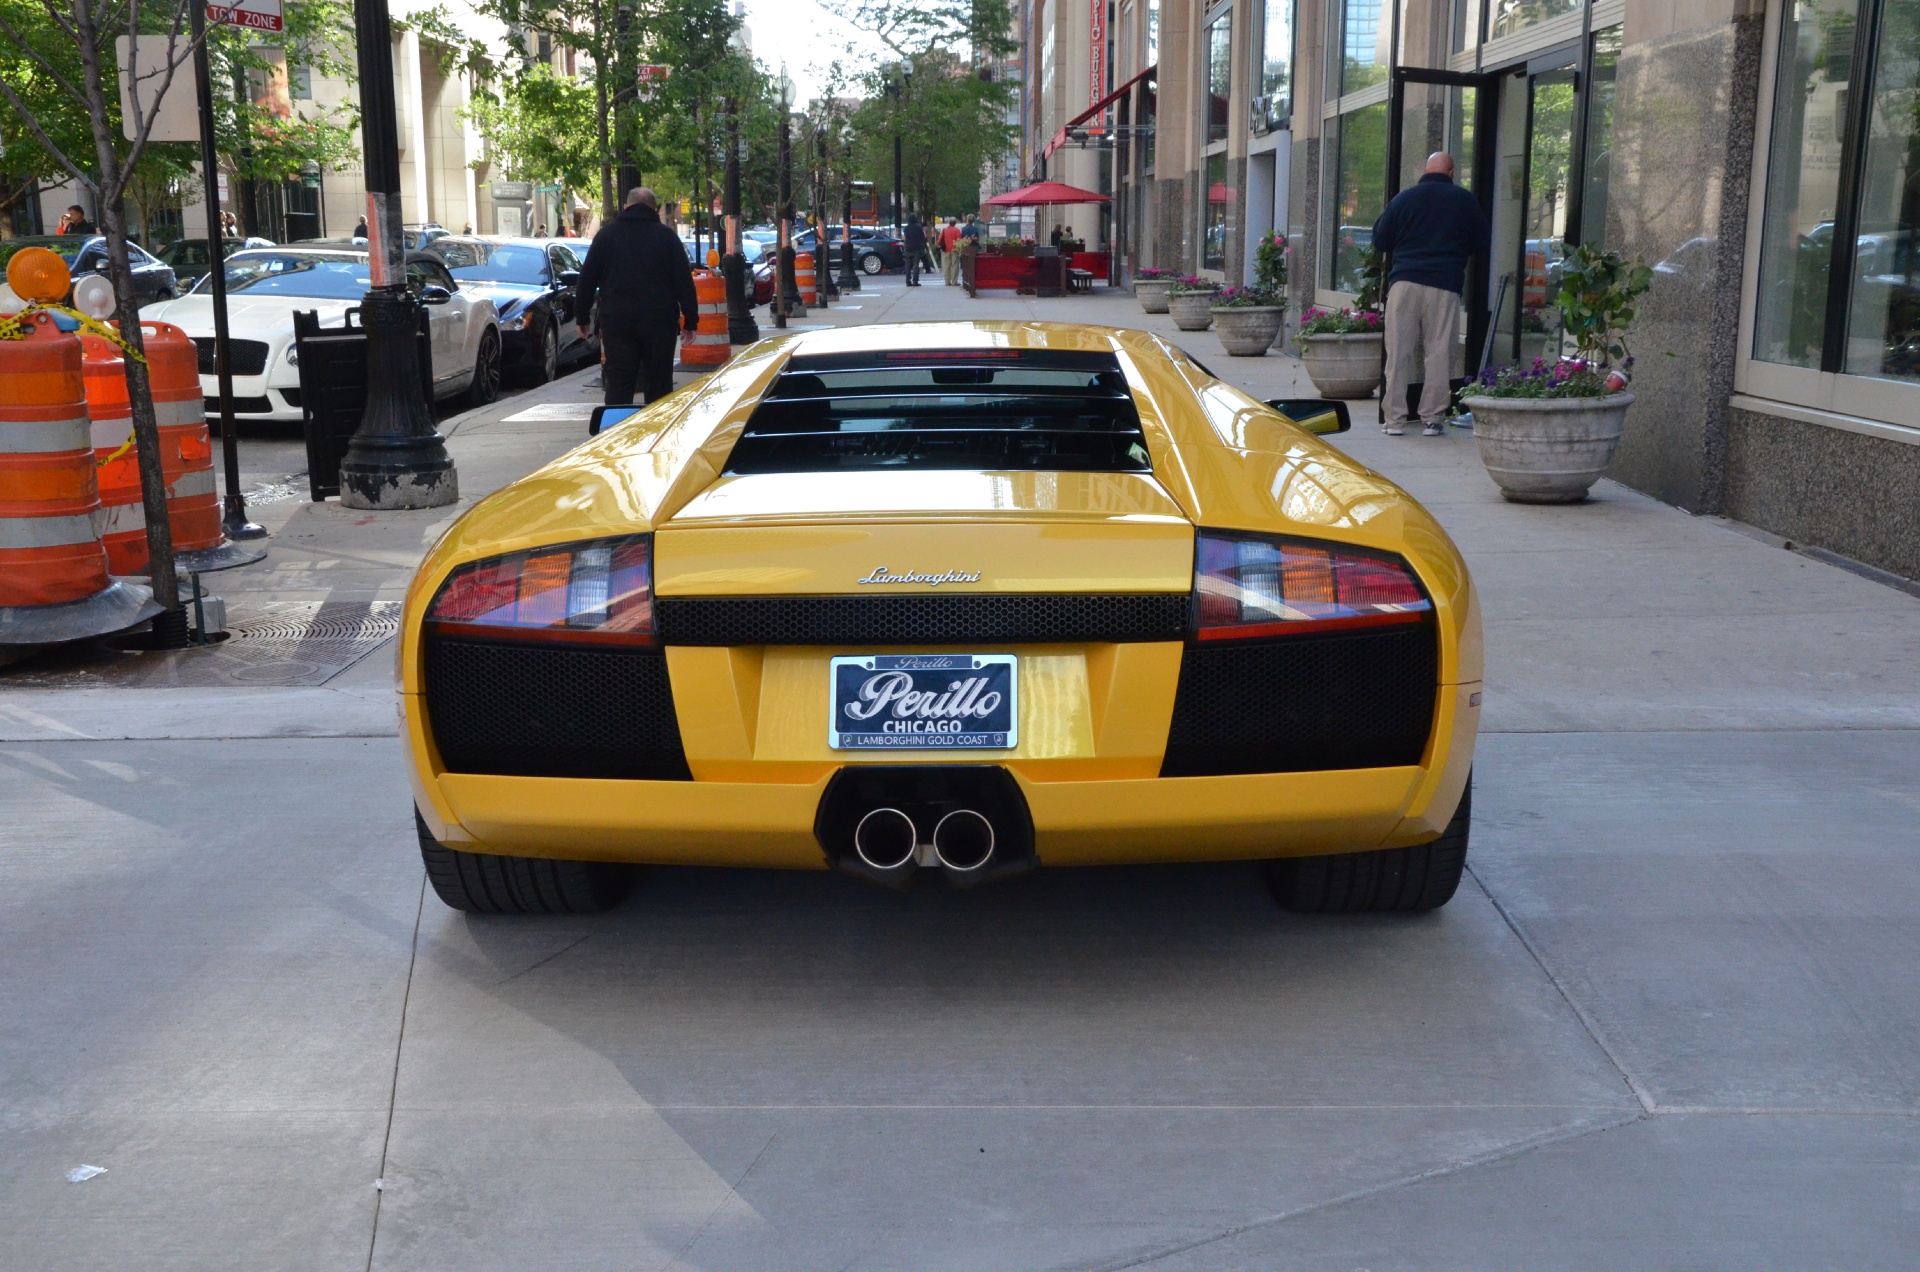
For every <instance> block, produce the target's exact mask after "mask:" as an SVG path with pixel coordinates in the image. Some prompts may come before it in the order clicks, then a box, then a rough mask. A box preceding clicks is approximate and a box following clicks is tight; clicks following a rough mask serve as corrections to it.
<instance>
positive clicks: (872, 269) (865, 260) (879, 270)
mask: <svg viewBox="0 0 1920 1272" xmlns="http://www.w3.org/2000/svg"><path fill="white" fill-rule="evenodd" d="M860 272H861V273H862V274H868V275H872V274H884V273H886V272H887V263H886V262H885V261H883V260H881V259H880V253H878V252H868V253H867V254H866V255H865V256H862V257H861V258H860Z"/></svg>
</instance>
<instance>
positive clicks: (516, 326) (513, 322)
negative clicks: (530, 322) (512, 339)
mask: <svg viewBox="0 0 1920 1272" xmlns="http://www.w3.org/2000/svg"><path fill="white" fill-rule="evenodd" d="M528 316H529V315H528V314H527V311H526V310H524V309H523V310H521V311H520V312H519V313H517V314H514V315H512V316H511V317H507V318H502V319H501V320H500V330H502V331H525V330H526V329H527V318H528Z"/></svg>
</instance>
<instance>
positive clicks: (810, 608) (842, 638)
mask: <svg viewBox="0 0 1920 1272" xmlns="http://www.w3.org/2000/svg"><path fill="white" fill-rule="evenodd" d="M654 613H655V617H656V621H657V622H658V623H659V625H660V637H661V640H662V641H663V642H665V643H666V644H669V645H844V644H850V643H866V644H875V645H882V644H884V645H897V644H922V645H926V644H935V645H977V644H982V643H991V644H997V645H998V644H1005V645H1016V644H1045V643H1051V642H1057V641H1136V640H1179V639H1181V637H1182V636H1183V635H1185V633H1186V627H1187V593H1185V592H1141V593H1133V594H1121V595H1105V596H1093V595H1079V596H1046V595H1034V594H1028V593H998V594H995V595H991V596H982V595H979V594H966V595H958V596H925V595H922V596H754V597H731V596H714V597H707V596H663V597H660V598H659V599H657V600H656V601H655V602H654Z"/></svg>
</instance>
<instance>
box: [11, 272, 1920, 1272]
mask: <svg viewBox="0 0 1920 1272" xmlns="http://www.w3.org/2000/svg"><path fill="white" fill-rule="evenodd" d="M935 278H936V279H937V275H936V276H935ZM848 301H849V307H845V308H838V307H837V308H835V309H833V310H831V311H828V312H827V313H825V314H822V313H821V312H819V311H816V312H815V313H813V314H810V315H808V316H807V318H805V319H801V320H798V321H799V322H802V323H806V324H809V325H811V324H819V323H827V322H833V323H846V322H870V321H885V320H899V319H938V318H954V317H964V316H979V317H1017V318H1040V319H1049V318H1051V319H1062V320H1069V321H1084V322H1102V323H1111V324H1115V325H1127V326H1148V327H1150V329H1153V330H1157V331H1161V332H1163V333H1164V334H1167V335H1169V337H1170V338H1174V339H1176V340H1177V342H1178V343H1180V344H1182V345H1183V346H1184V347H1186V348H1188V349H1190V350H1191V351H1192V352H1193V353H1194V354H1195V355H1196V356H1197V357H1199V358H1200V359H1201V360H1202V361H1203V362H1205V363H1206V364H1207V365H1208V366H1210V367H1212V368H1213V369H1214V370H1215V371H1218V372H1220V373H1221V374H1222V375H1224V376H1225V377H1226V378H1228V379H1230V380H1234V381H1235V382H1237V383H1240V384H1242V385H1243V386H1245V387H1247V388H1248V389H1249V391H1251V392H1254V393H1256V395H1258V396H1274V395H1278V394H1282V393H1287V392H1290V391H1298V392H1301V393H1305V392H1308V391H1309V390H1308V387H1307V381H1306V378H1305V376H1304V374H1303V373H1302V372H1301V370H1300V367H1299V364H1298V363H1297V362H1295V361H1293V360H1292V359H1290V358H1285V357H1282V356H1280V355H1277V354H1272V355H1268V356H1267V357H1264V358H1260V359H1239V358H1227V357H1225V356H1224V355H1223V354H1222V353H1221V352H1220V349H1219V346H1218V342H1217V340H1216V338H1215V337H1214V336H1213V335H1212V334H1210V333H1175V332H1174V331H1173V328H1172V327H1171V325H1170V324H1168V323H1167V320H1166V319H1165V318H1164V317H1160V318H1150V317H1147V316H1145V315H1142V314H1141V313H1140V311H1139V307H1138V305H1137V304H1136V303H1135V302H1134V301H1133V300H1132V299H1131V298H1130V297H1129V296H1126V295H1124V294H1119V295H1102V294H1095V295H1093V296H1078V297H1071V298H1066V299H1061V300H1033V299H1024V298H1015V297H1011V296H1004V297H1002V298H998V299H981V300H972V301H970V300H968V298H967V297H966V296H965V294H964V292H960V291H958V290H957V289H955V290H949V289H943V288H941V287H939V286H938V284H937V282H930V283H929V284H928V286H926V287H925V288H923V289H919V290H914V291H909V290H906V289H904V288H902V287H901V285H900V283H899V282H898V281H897V279H885V280H880V281H879V282H878V283H877V285H876V284H875V283H874V282H872V281H869V282H868V284H867V286H866V287H865V288H864V289H863V290H862V291H861V292H860V293H859V294H858V295H857V296H850V297H848ZM855 305H857V306H858V308H852V307H851V306H855ZM592 374H593V372H592V371H590V370H589V371H583V372H580V373H577V374H575V375H573V376H570V377H568V378H566V379H564V380H562V381H560V382H558V383H556V384H554V385H551V386H547V387H545V388H542V389H539V390H535V391H531V392H527V393H524V394H521V395H520V396H518V397H515V398H514V399H512V400H510V401H505V402H502V403H501V404H499V405H497V406H495V407H492V408H488V409H486V410H483V411H480V412H475V413H471V414H466V415H462V416H455V417H450V418H448V419H447V420H445V421H443V428H445V429H446V430H447V431H448V433H449V435H450V436H449V447H450V449H451V450H452V452H453V454H454V455H455V457H456V459H457V461H458V462H459V464H460V481H461V489H462V494H463V502H462V507H464V506H466V505H468V504H470V503H471V501H472V500H473V499H474V498H477V497H478V496H480V495H482V494H484V493H485V492H486V491H487V490H489V489H493V488H496V487H498V486H499V485H501V484H504V483H505V482H507V481H510V480H512V479H513V478H514V477H516V476H518V475H520V474H522V473H524V472H527V471H529V470H531V469H532V468H534V467H536V466H538V465H539V464H541V463H544V462H546V461H547V460H548V459H550V458H552V457H554V456H556V455H558V454H560V453H562V452H564V451H565V450H566V449H568V448H569V447H571V446H572V445H573V444H575V443H576V442H577V441H578V440H580V438H581V437H582V436H583V435H584V417H585V415H586V411H587V408H588V406H589V405H590V403H591V402H592V401H594V400H596V395H594V394H593V393H592V392H591V391H590V390H589V389H587V388H586V387H585V383H584V382H585V380H586V379H587V378H588V377H590V376H591V375H592ZM1359 405H1360V406H1361V408H1362V409H1360V410H1359V411H1357V412H1356V429H1355V431H1354V432H1353V433H1352V434H1349V435H1346V436H1344V437H1342V438H1340V439H1338V440H1339V444H1340V445H1342V446H1343V447H1346V448H1347V449H1349V450H1350V451H1351V452H1352V453H1354V454H1355V455H1357V456H1358V457H1359V458H1361V459H1362V460H1363V461H1365V462H1366V463H1368V464H1370V465H1372V466H1374V467H1376V468H1378V469H1380V470H1381V471H1383V472H1385V473H1386V474H1388V475H1389V476H1390V477H1392V478H1393V479H1394V480H1396V481H1398V482H1400V483H1401V484H1403V485H1404V486H1406V487H1407V488H1408V489H1409V490H1411V491H1412V492H1413V493H1414V494H1415V495H1416V496H1418V497H1419V498H1420V499H1421V500H1422V501H1423V502H1425V503H1426V504H1427V506H1428V507H1429V508H1431V509H1432V510H1433V511H1434V512H1435V513H1436V515H1438V516H1439V517H1440V519H1441V520H1442V521H1443V522H1444V523H1445V524H1446V526H1447V528H1448V530H1449V531H1450V533H1452V534H1453V535H1454V537H1455V539H1456V541H1457V542H1458V543H1459V544H1460V545H1461V547H1462V549H1463V550H1464V551H1465V553H1466V555H1467V557H1468V560H1469V562H1470V564H1471V565H1472V567H1473V569H1474V571H1475V576H1476V579H1477V581H1478V583H1479V586H1480V589H1481V596H1482V601H1483V604H1484V607H1485V613H1486V629H1487V648H1488V673H1487V704H1486V707H1485V711H1484V728H1485V732H1483V734H1482V737H1481V741H1480V747H1479V751H1478V759H1477V763H1476V770H1475V792H1474V824H1473V839H1472V848H1471V853H1470V856H1469V867H1470V872H1471V873H1470V877H1469V879H1468V880H1467V881H1466V882H1465V883H1464V884H1463V886H1462V888H1461V892H1460V894H1459V895H1458V897H1457V898H1456V899H1455V900H1454V902H1453V903H1452V904H1451V905H1449V906H1448V907H1446V908H1445V909H1443V910H1441V911H1439V912H1436V913H1434V914H1431V915H1424V916H1417V917H1412V918H1407V917H1365V918H1358V919H1351V918H1349V919H1330V918H1303V917H1299V916H1291V915H1286V914H1283V913H1281V912H1279V911H1277V910H1276V909H1275V908H1274V907H1273V906H1272V904H1271V903H1270V902H1269V900H1268V899H1267V897H1266V895H1265V892H1264V890H1263V888H1262V887H1261V884H1260V880H1259V875H1258V872H1257V870H1255V869H1253V868H1251V867H1243V866H1237V865H1236V866H1206V867H1178V868H1175V867H1146V868H1133V869H1111V870H1044V871H1041V872H1040V873H1038V874H1037V875H1034V876H1030V877H1028V878H1026V879H1023V880H1019V881H1015V882H1012V883H1008V884H1005V885H1001V886H996V887H991V888H984V889H980V890H976V891H973V892H968V893H954V892H951V891H949V890H947V889H946V888H944V887H943V886H940V885H938V884H934V883H929V884H928V885H926V886H921V887H916V888H915V889H913V890H912V891H910V892H907V893H905V894H894V893H890V892H884V891H881V890H878V889H875V888H872V887H870V886H867V885H863V884H861V883H859V882H857V881H854V880H851V879H846V878H842V877H839V876H833V875H827V874H765V873H754V872H744V871H722V870H694V869H662V870H656V871H653V872H651V873H650V875H649V878H648V881H647V883H646V886H645V887H643V888H642V889H641V890H640V891H639V892H638V893H637V894H636V895H635V897H634V898H633V899H632V900H631V901H630V902H628V903H627V904H626V905H625V906H623V907H622V908H620V909H619V910H617V911H615V912H614V913H612V914H609V915H606V916H601V917H595V918H580V919H562V920H552V919H541V920H525V919H501V918H483V917H469V916H462V915H458V914H455V913H453V912H452V911H449V910H447V909H445V908H444V907H442V906H441V905H440V904H439V902H438V901H437V900H435V899H434V898H433V896H432V894H431V893H430V892H428V891H426V890H425V889H424V888H423V880H422V872H421V868H420V862H419V857H418V855H417V852H416V850H415V847H414V844H413V834H412V830H411V825H410V822H411V812H410V808H409V795H408V792H407V787H406V778H405V775H404V772H403V770H402V767H401V762H400V754H399V749H398V742H397V740H396V737H395V728H394V717H393V706H392V696H391V686H390V677H391V667H392V663H391V653H392V642H391V640H390V638H386V637H384V636H382V635H381V631H380V629H379V627H378V624H377V622H376V620H377V619H379V617H380V615H382V614H386V613H388V612H389V610H390V609H391V606H392V604H393V602H394V601H395V600H396V599H397V598H398V597H399V596H400V594H401V593H402V592H403V590H404V588H405V585H406V580H407V577H408V573H409V571H410V570H411V568H412V565H413V563H414V562H415V561H417V560H418V558H419V556H420V555H421V553H422V552H424V551H425V549H426V548H427V546H429V545H430V544H431V543H432V542H433V540H434V538H435V537H437V535H438V534H439V533H440V531H441V530H443V529H444V527H445V526H446V524H447V523H448V521H449V520H450V519H451V517H452V515H454V514H455V513H456V512H457V511H458V510H457V509H451V510H438V511H434V512H425V513H403V514H382V515H378V516H376V515H373V514H367V513H355V512H350V511H348V510H344V509H341V508H339V507H338V506H337V505H336V504H311V503H308V502H305V501H304V491H303V490H302V491H301V492H300V494H299V495H298V497H295V498H289V499H278V500H274V499H262V500H261V501H260V502H259V503H258V505H257V508H256V511H257V513H258V516H259V519H260V520H262V521H263V522H264V523H266V524H268V525H269V528H270V529H272V530H273V532H274V537H273V539H272V541H271V547H272V554H271V555H270V557H269V558H268V560H267V561H266V562H263V563H262V564H260V565H258V566H253V567H249V568H248V569H246V570H242V571H237V572H235V573H233V574H232V575H230V576H226V577H224V578H221V579H220V580H218V587H219V590H220V591H221V592H222V594H223V595H225V596H226V597H227V599H228V601H229V603H230V607H231V611H232V614H233V616H234V619H235V622H236V624H240V625H244V624H245V623H247V622H262V623H263V622H265V621H267V620H268V619H275V621H282V620H284V619H285V616H287V615H291V614H296V613H297V614H305V615H308V616H312V615H315V614H329V613H337V614H344V613H347V612H348V611H349V610H351V611H352V612H353V613H355V614H358V615H360V616H361V618H360V619H358V620H356V621H360V622H361V623H362V626H361V627H360V628H356V629H354V630H355V634H354V635H353V636H352V637H351V638H350V639H344V641H343V642H336V643H335V644H333V645H328V646H327V647H326V648H325V649H321V648H320V647H319V646H318V645H317V644H314V645H312V647H310V648H306V647H301V648H296V649H295V652H294V653H293V654H288V655H286V656H285V657H282V658H281V659H280V661H279V662H273V661H255V662H253V663H248V664H245V666H243V667H241V669H240V670H233V666H230V665H227V664H219V666H226V667H227V670H225V671H221V672H220V674H218V675H214V674H211V673H209V672H207V671H206V669H207V668H209V667H214V666H216V664H215V663H214V662H213V661H212V660H213V659H216V658H217V657H221V656H222V655H219V654H218V653H217V652H215V651H207V652H201V651H195V652H189V653H183V654H175V655H128V654H111V655H110V654H104V653H102V654H96V655H87V656H79V655H61V656H45V657H42V658H38V659H34V660H30V661H29V662H26V663H22V664H19V665H18V666H16V667H14V668H10V669H6V670H4V671H0V869H4V872H5V877H6V878H7V880H8V886H7V887H6V888H5V889H4V890H0V1022H4V1026H3V1027H0V1232H4V1233H5V1234H6V1235H5V1239H4V1241H0V1268H7V1269H12V1268H19V1269H33V1270H35V1272H39V1270H42V1269H47V1270H52V1269H75V1270H77V1272H79V1270H84V1272H97V1270H99V1269H122V1268H137V1269H148V1268H153V1269H182V1270H186V1269H193V1270H196V1272H198V1270H201V1269H210V1268H244V1269H279V1268H286V1269H363V1268H367V1269H409V1270H411V1269H449V1270H451V1269H460V1270H462V1272H479V1270H485V1269H501V1270H503V1272H504V1270H507V1269H535V1268H553V1269H568V1270H569V1272H576V1270H586V1269H603V1268H604V1269H623V1270H624V1269H636V1268H646V1269H666V1268H676V1269H710V1270H714V1272H718V1270H721V1269H823V1270H824V1269H976V1268H977V1269H1007V1268H1021V1269H1026V1268H1034V1269H1113V1270H1117V1269H1125V1268H1149V1269H1156V1270H1159V1269H1203V1268H1204V1269H1216V1268H1260V1269H1270V1268H1289V1269H1292V1268H1301V1269H1314V1270H1318V1269H1326V1270H1327V1272H1353V1270H1355V1269H1368V1270H1370V1272H1387V1270H1389V1269H1395V1270H1397V1269H1449V1270H1451V1269H1462V1270H1465V1269H1484V1268H1495V1267H1512V1268H1527V1269H1618V1268H1635V1269H1707V1268H1739V1269H1794V1270H1800V1269H1825V1268H1833V1269H1849V1270H1857V1269H1882V1268H1885V1269H1909V1268H1913V1267H1914V1266H1916V1264H1917V1263H1920V1256H1916V1254H1915V1251H1916V1250H1920V990H1917V989H1916V985H1917V984H1920V829H1917V828H1916V827H1917V825H1920V780H1916V778H1915V774H1916V772H1920V598H1916V596H1915V595H1913V594H1911V593H1910V592H1909V591H1905V590H1901V589H1900V588H1897V587H1894V586H1890V585H1888V584H1886V583H1885V582H1882V581H1876V580H1874V579H1871V578H1868V577H1863V576H1861V575H1859V574H1857V573H1854V572H1850V571H1848V570H1846V569H1843V568H1839V567H1837V566H1835V565H1833V564H1830V563H1828V562H1826V561H1824V560H1820V559H1817V558H1815V557H1812V556H1809V555H1807V554H1806V553H1804V552H1801V551H1797V550H1791V549H1790V548H1789V547H1788V546H1787V545H1783V544H1781V543H1780V542H1779V541H1778V540H1773V539H1770V538H1768V537H1767V536H1765V535H1762V534H1759V533H1758V532H1754V531H1750V530H1747V529H1746V528H1743V527H1739V526H1735V525H1730V524H1728V523H1725V522H1721V521H1717V520H1714V519H1709V518H1696V517H1692V516H1689V515H1687V514H1685V513H1683V512H1680V511H1677V510H1675V509H1673V508H1669V507H1666V506H1664V505H1662V504H1659V503H1656V502H1654V501H1652V500H1650V499H1647V498H1644V497H1642V496H1640V495H1637V494H1635V493H1633V492H1631V491H1629V490H1626V489H1624V488H1622V487H1619V486H1617V485H1613V484H1611V483H1602V484H1601V485H1600V486H1599V487H1598V488H1597V489H1596V491H1595V498H1594V499H1593V500H1592V501H1591V502H1590V503H1588V504H1585V505H1581V506H1578V507H1567V508H1550V507H1520V506H1516V505H1510V504H1506V503H1504V502H1502V501H1501V500H1500V498H1499V496H1498V494H1497V492H1496V490H1495V488H1494V487H1493V485H1492V483H1491V482H1490V481H1489V480H1488V479H1487V477H1486V475H1485V472H1484V471H1483V470H1482V469H1481V467H1480V464H1479V462H1478V459H1477V456H1476V454H1475V452H1474V447H1473V441H1472V438H1471V435H1470V434H1466V433H1456V434H1454V435H1451V436H1448V437H1444V438H1424V437H1419V436H1407V437H1394V438H1389V437H1385V436H1382V435H1381V434H1380V433H1379V432H1378V430H1377V428H1376V427H1375V426H1374V420H1373V418H1372V415H1371V410H1372V408H1371V407H1370V406H1367V405H1366V404H1359ZM290 445H291V443H286V442H265V443H262V442H257V441H255V440H248V441H245V442H243V450H246V451H250V454H251V457H250V459H249V468H248V479H249V481H257V482H258V487H257V488H260V489H265V488H267V487H270V486H273V485H274V484H275V483H286V482H290V481H294V480H295V479H296V478H297V477H298V472H299V467H300V464H301V460H300V457H299V456H298V455H297V454H295V453H294V452H293V451H291V450H287V449H285V448H286V447H288V446H290ZM273 447H280V448H282V449H280V450H274V449H271V448H273ZM328 607H335V608H333V609H329V608H328ZM356 607H357V608H356ZM382 607H386V608H384V609H383V608H382ZM276 616H278V618H276ZM263 630H264V629H263ZM230 644H232V645H234V646H236V647H238V646H241V645H243V644H245V642H244V641H243V640H240V639H236V640H235V641H234V642H230ZM229 657H231V656H230V655H229ZM195 660H199V661H198V662H196V661H195ZM234 665H236V666H237V665H238V664H234ZM83 1164H85V1165H94V1166H99V1167H104V1168H105V1170H106V1173H104V1174H100V1175H96V1176H94V1177H92V1178H90V1179H87V1180H85V1181H84V1182H79V1183H73V1182H68V1178H67V1176H68V1172H70V1171H72V1170H74V1168H76V1167H78V1166H81V1165H83Z"/></svg>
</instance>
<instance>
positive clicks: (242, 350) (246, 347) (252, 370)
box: [193, 336, 267, 375]
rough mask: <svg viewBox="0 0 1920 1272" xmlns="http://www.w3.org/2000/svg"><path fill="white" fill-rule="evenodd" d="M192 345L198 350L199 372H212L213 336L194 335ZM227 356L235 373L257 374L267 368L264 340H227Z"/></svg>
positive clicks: (205, 373) (210, 373)
mask: <svg viewBox="0 0 1920 1272" xmlns="http://www.w3.org/2000/svg"><path fill="white" fill-rule="evenodd" d="M193 343H194V345H195V346H196V347H197V348H198V349H199V350H200V374H201V375H212V374H213V337H212V336H195V337H194V338H193ZM227 358H228V359H229V360H230V361H231V362H232V363H233V373H234V374H235V375H259V374H260V373H261V372H262V371H265V370H266V369H267V343H266V341H264V340H229V341H227Z"/></svg>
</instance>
